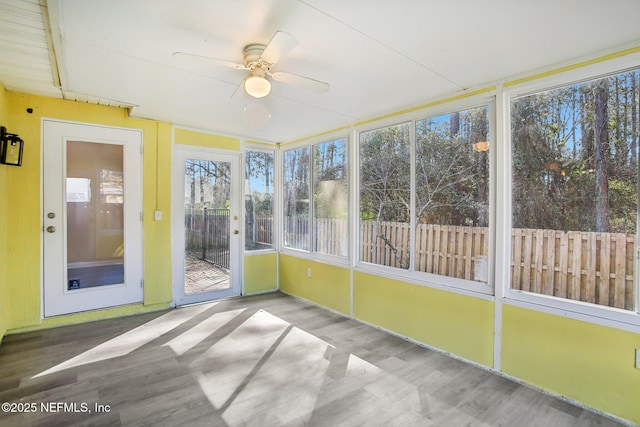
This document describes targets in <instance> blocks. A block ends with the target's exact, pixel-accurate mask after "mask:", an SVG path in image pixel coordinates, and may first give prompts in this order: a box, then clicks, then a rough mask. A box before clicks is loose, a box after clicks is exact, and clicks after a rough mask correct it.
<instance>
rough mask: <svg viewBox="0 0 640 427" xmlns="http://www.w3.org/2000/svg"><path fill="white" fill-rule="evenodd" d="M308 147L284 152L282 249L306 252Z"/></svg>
mask: <svg viewBox="0 0 640 427" xmlns="http://www.w3.org/2000/svg"><path fill="white" fill-rule="evenodd" d="M309 155H310V148H309V147H302V148H297V149H294V150H288V151H285V152H284V156H283V168H284V246H285V247H287V248H294V249H303V250H309V248H310V245H309V211H310V205H309V194H310V180H311V179H310V170H309V168H310V162H309Z"/></svg>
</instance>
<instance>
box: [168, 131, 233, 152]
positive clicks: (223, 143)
mask: <svg viewBox="0 0 640 427" xmlns="http://www.w3.org/2000/svg"><path fill="white" fill-rule="evenodd" d="M175 143H176V144H181V145H194V146H196V147H207V148H220V149H224V150H233V151H240V140H239V139H238V138H233V137H230V136H220V135H214V134H210V133H201V132H196V131H192V130H187V129H181V128H177V129H176V130H175Z"/></svg>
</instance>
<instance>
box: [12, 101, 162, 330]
mask: <svg viewBox="0 0 640 427" xmlns="http://www.w3.org/2000/svg"><path fill="white" fill-rule="evenodd" d="M6 100H7V104H8V107H7V115H8V123H9V126H10V130H11V132H12V133H18V134H19V135H20V136H21V137H22V139H23V140H24V141H25V148H24V158H23V166H22V167H19V168H12V170H10V171H8V172H5V173H7V177H6V185H3V188H6V198H7V200H9V201H11V203H10V204H9V207H8V210H9V212H8V215H6V218H7V224H6V225H5V226H6V229H7V230H11V233H12V236H9V237H8V239H6V240H7V242H6V243H3V245H6V246H5V247H4V248H3V247H1V246H0V250H1V251H2V252H0V255H2V256H0V258H2V259H3V260H4V261H3V262H6V283H9V284H10V286H9V287H8V288H6V291H5V295H4V296H3V300H4V301H11V311H9V315H8V320H7V321H6V328H7V329H8V330H21V329H29V328H34V327H42V326H50V325H53V324H58V323H71V322H77V321H84V320H87V319H89V318H91V317H92V316H94V317H95V316H97V317H96V318H100V316H104V317H106V316H117V315H121V314H128V313H130V312H132V310H133V311H142V310H149V309H158V308H164V307H168V305H169V302H170V301H171V299H172V291H171V245H170V243H171V227H170V224H171V219H170V212H171V192H170V188H171V176H170V174H168V173H158V169H157V168H158V167H159V168H160V170H161V171H166V170H170V165H171V158H170V155H171V129H172V127H171V125H169V124H165V123H158V122H155V121H149V120H138V119H131V118H129V117H127V112H126V110H123V109H119V108H112V107H104V106H97V105H90V104H85V103H79V102H72V101H63V100H58V99H52V98H44V97H39V96H33V95H25V94H19V93H13V92H7V93H6ZM0 103H1V102H0ZM27 108H32V109H33V112H32V113H31V114H30V113H28V112H27ZM43 117H46V118H54V119H62V120H69V121H77V122H86V123H96V124H103V125H109V126H118V127H127V128H136V129H142V130H143V132H144V160H143V161H144V176H143V181H144V182H143V194H144V196H143V207H144V212H145V213H146V215H145V217H144V223H143V231H144V266H145V269H144V270H145V277H144V279H145V290H144V305H138V306H134V307H121V308H118V309H109V310H103V311H97V312H93V313H92V314H82V313H81V314H76V315H69V316H62V317H60V318H56V319H47V320H45V321H44V322H42V324H41V323H40V312H41V310H40V301H41V295H40V291H41V290H40V274H41V272H40V254H41V247H40V238H41V236H40V232H41V231H40V227H41V224H40V216H41V212H40V210H41V208H40V185H41V177H40V153H41V146H40V141H41V118H43ZM1 179H3V177H2V172H0V180H1ZM156 209H158V210H162V211H163V212H164V215H163V220H162V221H153V211H154V210H156ZM0 213H1V212H0ZM2 217H3V218H4V217H5V215H2ZM3 271H5V269H3ZM0 296H1V294H0ZM87 316H88V317H87Z"/></svg>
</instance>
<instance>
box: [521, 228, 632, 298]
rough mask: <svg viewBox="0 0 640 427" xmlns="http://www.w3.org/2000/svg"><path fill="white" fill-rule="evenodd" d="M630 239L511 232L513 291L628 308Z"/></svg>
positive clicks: (616, 235)
mask: <svg viewBox="0 0 640 427" xmlns="http://www.w3.org/2000/svg"><path fill="white" fill-rule="evenodd" d="M635 241H636V238H635V235H627V234H623V233H595V232H580V231H566V232H565V231H557V230H529V229H514V230H513V233H512V249H511V252H512V259H513V260H515V262H512V266H511V268H512V271H511V277H512V284H513V288H514V289H521V290H524V291H529V292H535V293H540V294H545V295H553V296H558V297H561V298H568V299H573V300H579V301H585V302H590V303H594V304H600V305H606V306H609V307H617V308H624V309H633V306H634V294H633V288H634V285H633V284H634V281H635V275H636V271H635V270H636V260H635V254H636V251H637V248H636V243H635Z"/></svg>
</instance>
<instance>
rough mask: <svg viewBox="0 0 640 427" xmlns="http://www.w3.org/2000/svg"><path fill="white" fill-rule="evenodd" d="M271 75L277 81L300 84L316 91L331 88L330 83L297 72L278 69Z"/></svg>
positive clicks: (324, 90)
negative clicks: (292, 72)
mask: <svg viewBox="0 0 640 427" xmlns="http://www.w3.org/2000/svg"><path fill="white" fill-rule="evenodd" d="M271 77H273V80H275V81H278V82H282V83H287V84H290V85H294V86H299V87H302V88H305V89H309V90H312V91H314V92H326V91H328V90H329V83H325V82H321V81H320V80H314V79H310V78H309V77H303V76H299V75H297V74H291V73H285V72H283V71H277V72H275V73H271Z"/></svg>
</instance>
